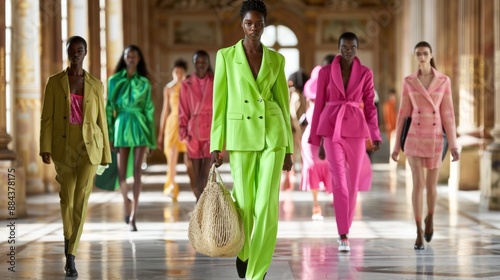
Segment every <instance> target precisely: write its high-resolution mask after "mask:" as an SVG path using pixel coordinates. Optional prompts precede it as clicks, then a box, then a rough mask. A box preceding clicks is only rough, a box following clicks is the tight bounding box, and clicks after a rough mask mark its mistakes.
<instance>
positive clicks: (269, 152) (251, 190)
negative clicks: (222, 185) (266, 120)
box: [229, 148, 285, 280]
mask: <svg viewBox="0 0 500 280" xmlns="http://www.w3.org/2000/svg"><path fill="white" fill-rule="evenodd" d="M229 157H230V165H231V174H232V177H233V180H234V186H233V192H232V194H233V197H234V199H235V200H236V206H237V207H238V209H239V210H240V213H241V215H242V218H243V222H244V225H245V245H244V247H243V249H242V250H241V252H240V254H239V255H238V258H239V259H240V260H242V261H246V260H248V267H247V273H246V279H247V280H261V279H262V278H263V277H264V274H265V273H266V272H267V269H268V268H269V266H270V265H271V261H272V258H273V253H274V247H275V245H276V237H277V234H278V211H279V190H280V179H281V171H282V168H283V160H284V159H285V148H277V149H264V150H263V151H255V152H240V151H230V154H229Z"/></svg>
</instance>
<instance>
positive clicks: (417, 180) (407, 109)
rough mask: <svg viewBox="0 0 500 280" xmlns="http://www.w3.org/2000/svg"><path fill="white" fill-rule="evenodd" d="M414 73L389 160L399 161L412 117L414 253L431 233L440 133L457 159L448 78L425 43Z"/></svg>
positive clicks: (408, 147)
mask: <svg viewBox="0 0 500 280" xmlns="http://www.w3.org/2000/svg"><path fill="white" fill-rule="evenodd" d="M415 59H416V60H417V62H418V64H419V69H418V71H417V72H415V73H413V74H412V75H410V76H408V77H406V78H405V79H404V81H403V93H402V96H401V105H400V107H399V113H398V118H397V123H396V143H395V145H394V150H393V152H392V155H391V158H392V159H393V160H394V161H397V160H398V156H399V151H400V149H401V141H400V139H401V133H402V127H403V123H404V120H405V118H406V117H411V125H410V129H409V130H408V134H407V138H406V141H405V146H404V153H405V155H406V157H407V158H408V163H409V164H410V168H411V173H412V177H413V192H412V204H413V212H414V215H415V223H416V224H417V240H416V241H415V246H414V248H415V250H421V249H424V248H425V247H424V242H423V239H422V238H424V239H425V240H426V241H427V242H430V241H431V239H432V235H433V233H434V224H433V216H434V210H435V206H436V199H437V193H436V185H437V180H438V175H439V167H441V153H442V150H443V129H444V131H445V132H446V137H447V138H448V143H449V146H450V152H451V156H452V157H453V161H457V160H459V158H460V155H459V153H458V145H457V139H456V131H455V113H454V112H453V102H452V99H451V85H450V78H448V77H447V76H445V75H443V74H441V73H439V72H438V71H437V70H436V66H435V64H434V59H433V58H432V48H431V45H429V43H427V42H420V43H418V44H417V45H416V46H415ZM424 168H425V169H427V172H424ZM424 188H425V189H426V191H427V216H426V218H425V220H424V222H425V231H424V230H422V225H421V223H422V210H423V192H424Z"/></svg>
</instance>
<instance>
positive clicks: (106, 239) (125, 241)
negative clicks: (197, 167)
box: [0, 163, 500, 280]
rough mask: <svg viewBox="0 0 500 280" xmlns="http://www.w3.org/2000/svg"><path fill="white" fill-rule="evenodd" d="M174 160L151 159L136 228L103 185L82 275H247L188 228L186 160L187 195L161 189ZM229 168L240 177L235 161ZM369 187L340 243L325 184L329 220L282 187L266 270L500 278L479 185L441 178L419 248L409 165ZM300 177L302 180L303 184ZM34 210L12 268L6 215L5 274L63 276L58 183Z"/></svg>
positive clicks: (493, 222) (382, 167)
mask: <svg viewBox="0 0 500 280" xmlns="http://www.w3.org/2000/svg"><path fill="white" fill-rule="evenodd" d="M165 170H166V166H165V165H153V166H149V167H148V168H147V169H146V175H145V176H144V178H143V183H144V184H143V191H142V194H141V197H140V204H139V213H140V214H139V216H138V222H137V227H138V231H137V232H130V231H129V227H128V225H126V224H125V223H124V221H123V216H124V215H123V204H122V198H121V194H120V193H119V192H118V191H116V192H107V191H102V190H99V189H94V192H93V194H92V195H91V197H90V202H89V214H88V217H87V222H86V224H85V228H84V233H83V235H82V240H81V243H80V248H79V250H78V254H77V256H76V266H77V270H78V272H79V275H80V276H79V277H78V278H79V279H149V280H150V279H175V280H177V279H179V280H181V279H186V280H187V279H196V280H202V279H203V280H205V279H206V280H209V279H220V280H226V279H227V280H229V279H239V278H238V277H237V273H236V269H235V265H234V262H235V259H234V258H209V257H206V256H203V255H200V254H197V253H196V252H195V251H194V250H193V248H192V247H191V245H190V244H189V241H188V238H187V227H188V220H189V213H190V212H191V211H192V209H193V206H194V202H195V198H194V195H193V194H192V192H191V190H190V189H189V185H188V183H187V182H188V181H187V180H188V177H187V175H186V173H185V166H184V165H178V172H179V174H178V182H179V183H180V185H181V193H180V195H179V201H178V202H176V203H174V202H172V200H171V198H170V197H167V196H164V195H163V193H162V186H163V185H162V184H163V181H164V180H165V174H164V172H165ZM220 170H221V175H222V178H223V180H224V182H225V183H227V185H228V186H229V187H230V186H231V177H230V173H229V165H228V164H224V165H223V166H222V167H221V168H220ZM373 170H374V180H373V187H372V190H371V191H370V192H364V193H360V196H359V199H358V205H357V210H356V217H355V221H354V223H353V226H352V229H351V234H350V240H351V252H350V253H348V254H346V253H339V252H338V251H337V243H336V237H337V234H336V225H335V217H334V213H333V208H332V204H331V201H332V196H331V195H328V194H326V193H320V196H319V198H320V200H321V205H322V208H323V215H324V216H325V219H324V220H323V221H313V220H312V219H311V214H312V196H311V194H310V193H306V192H301V191H297V190H295V191H282V192H281V195H280V224H279V231H278V242H277V246H276V250H275V254H274V259H273V263H272V264H271V267H270V269H269V271H268V274H267V277H266V279H267V280H278V279H284V280H285V279H286V280H290V279H297V280H323V279H369V280H377V279H378V280H386V279H500V266H499V265H498V264H499V263H500V234H499V233H500V215H499V213H498V212H491V211H487V210H481V209H480V207H479V206H478V205H479V204H478V203H479V192H478V191H468V192H463V191H458V192H453V191H450V190H448V187H447V186H442V185H440V186H438V192H439V199H438V207H437V213H436V215H435V221H434V225H435V228H434V231H435V233H434V238H433V240H432V242H431V243H426V244H425V245H426V248H425V250H422V251H415V250H414V249H413V244H414V242H415V237H416V233H415V226H414V222H413V213H412V208H411V200H410V198H411V191H410V190H407V189H406V187H405V185H404V175H405V172H404V170H398V172H397V173H398V174H397V175H396V174H394V175H393V176H395V177H396V178H397V180H395V179H391V172H390V171H389V165H388V164H384V163H375V164H374V165H373ZM297 188H298V186H297V184H296V186H295V189H297ZM27 199H28V211H29V213H28V218H25V219H19V220H17V221H16V225H17V228H16V229H17V232H16V239H17V240H16V247H17V251H16V272H10V271H8V270H7V269H8V256H7V255H6V254H7V253H8V244H7V243H6V241H7V239H6V237H7V236H8V232H7V229H8V228H7V227H6V226H5V225H6V224H7V221H2V227H1V234H0V236H2V239H0V243H1V244H2V246H1V248H2V251H1V254H0V268H1V273H0V278H1V279H63V278H65V276H64V273H63V266H64V257H63V250H64V243H63V236H62V224H61V221H60V212H59V204H58V203H59V199H58V195H57V193H52V194H44V195H37V196H29V197H28V198H27Z"/></svg>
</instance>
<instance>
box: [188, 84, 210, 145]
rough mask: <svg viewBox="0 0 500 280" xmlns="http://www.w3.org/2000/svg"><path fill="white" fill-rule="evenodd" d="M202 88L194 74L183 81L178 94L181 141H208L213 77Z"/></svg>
mask: <svg viewBox="0 0 500 280" xmlns="http://www.w3.org/2000/svg"><path fill="white" fill-rule="evenodd" d="M206 78H207V79H208V80H207V82H206V84H205V86H204V87H203V88H202V87H201V85H200V84H199V82H198V81H199V80H200V79H199V78H198V77H197V76H196V74H193V75H191V76H190V77H189V78H187V79H185V80H184V81H183V82H182V84H181V92H180V94H179V137H180V139H181V140H198V141H208V140H210V128H211V125H212V99H213V88H214V76H213V75H212V74H207V77H206Z"/></svg>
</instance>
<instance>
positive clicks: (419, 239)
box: [413, 233, 425, 250]
mask: <svg viewBox="0 0 500 280" xmlns="http://www.w3.org/2000/svg"><path fill="white" fill-rule="evenodd" d="M413 249H415V250H424V249H425V246H424V241H423V240H422V233H417V239H416V240H415V245H414V246H413Z"/></svg>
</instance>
